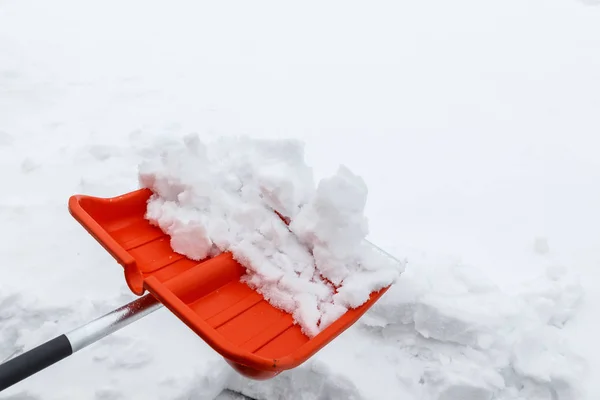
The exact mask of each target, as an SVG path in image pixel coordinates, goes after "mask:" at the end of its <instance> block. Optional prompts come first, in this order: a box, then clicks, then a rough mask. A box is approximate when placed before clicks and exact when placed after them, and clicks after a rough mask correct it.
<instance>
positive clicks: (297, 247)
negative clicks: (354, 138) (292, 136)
mask: <svg viewBox="0 0 600 400" xmlns="http://www.w3.org/2000/svg"><path fill="white" fill-rule="evenodd" d="M156 146H160V149H157V148H154V149H149V150H147V151H144V152H143V153H142V156H143V157H144V159H143V162H142V163H141V164H140V166H139V181H140V184H141V186H142V187H145V188H149V189H151V190H152V192H153V195H152V196H151V197H150V199H149V201H148V206H147V213H146V218H147V219H148V220H149V221H150V222H151V223H152V224H154V225H156V226H158V227H160V229H161V230H162V231H163V232H165V233H166V234H167V235H169V236H170V240H171V247H172V248H173V250H174V251H176V252H178V253H180V254H183V255H186V256H187V257H189V258H191V259H194V260H202V259H204V258H206V257H209V256H214V255H217V254H219V253H221V252H231V253H232V255H233V256H234V258H235V259H236V260H237V261H238V262H240V263H241V264H242V265H243V266H244V267H245V268H246V274H245V275H244V276H243V277H242V282H244V283H246V284H247V285H248V286H250V287H251V288H253V289H255V290H256V291H257V292H258V293H260V294H262V295H263V296H264V298H265V299H266V300H267V301H269V302H270V304H271V305H273V306H274V307H277V308H279V309H282V310H284V311H286V312H288V313H290V314H292V315H293V317H294V320H295V321H296V322H297V323H298V324H299V325H300V326H301V327H302V329H303V331H304V332H305V333H306V334H307V335H308V336H311V337H312V336H314V335H316V334H318V333H319V332H320V331H321V330H323V329H324V328H326V327H327V326H329V324H331V323H332V322H333V321H335V320H336V319H338V318H339V317H340V316H342V315H343V314H344V313H345V312H346V311H348V309H350V308H355V307H358V306H360V305H362V304H364V303H365V302H366V301H367V300H368V299H369V296H370V294H371V293H372V292H374V291H378V290H380V289H382V288H384V287H387V286H389V285H391V284H393V283H394V282H395V281H396V280H397V278H398V276H399V274H400V273H401V272H402V268H401V267H400V265H399V263H398V262H397V260H395V259H394V258H393V257H391V256H390V255H389V254H387V253H385V252H384V251H382V250H381V249H378V248H377V247H376V246H374V245H372V244H371V243H369V242H368V241H367V240H366V235H367V233H368V221H367V219H366V217H365V216H364V208H365V204H366V200H367V193H368V190H367V185H366V184H365V182H364V181H363V180H362V179H361V178H360V177H359V176H356V175H354V174H353V173H352V172H351V171H350V170H349V169H348V168H346V167H344V166H341V167H340V168H339V170H338V171H337V174H335V175H334V176H333V177H330V178H328V179H324V180H322V181H321V182H319V184H318V186H317V187H316V188H315V185H314V181H313V176H312V169H311V168H310V167H309V166H308V165H306V164H305V162H304V148H303V145H302V144H301V143H300V142H297V141H292V140H254V139H249V138H223V139H219V140H217V141H216V142H213V143H208V144H207V143H203V142H202V141H200V139H199V138H198V137H197V136H195V135H190V136H187V137H185V138H184V140H183V142H181V143H180V142H176V141H161V142H160V143H158V144H157V145H156Z"/></svg>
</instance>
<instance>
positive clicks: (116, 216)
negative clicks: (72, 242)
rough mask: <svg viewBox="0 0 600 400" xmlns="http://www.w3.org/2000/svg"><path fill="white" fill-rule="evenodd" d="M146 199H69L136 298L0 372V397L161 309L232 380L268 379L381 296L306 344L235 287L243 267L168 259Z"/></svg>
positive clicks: (256, 297) (146, 193)
mask: <svg viewBox="0 0 600 400" xmlns="http://www.w3.org/2000/svg"><path fill="white" fill-rule="evenodd" d="M151 194H152V192H151V191H150V190H148V189H140V190H136V191H133V192H130V193H126V194H124V195H121V196H118V197H115V198H98V197H91V196H86V195H75V196H72V197H71V198H70V199H69V211H70V212H71V215H72V216H73V217H74V218H75V219H76V220H77V221H78V222H79V223H80V224H81V225H82V226H83V227H84V228H85V229H86V230H87V231H88V233H90V234H91V235H92V236H93V237H94V238H95V239H96V240H97V241H98V242H99V243H100V244H101V245H102V246H103V247H104V248H105V249H106V250H107V251H108V252H109V253H110V254H111V255H112V256H113V257H114V258H115V259H116V260H117V262H118V263H119V264H121V266H123V268H124V273H125V280H126V281H127V285H128V286H129V288H130V289H131V291H132V292H133V293H135V294H136V295H139V296H141V297H139V298H138V299H136V300H135V301H133V302H131V303H129V304H127V305H125V306H123V307H121V308H119V309H117V310H114V311H112V312H110V313H108V314H106V315H104V316H103V317H100V318H98V319H96V320H94V321H92V322H90V323H88V324H86V325H84V326H81V327H80V328H77V329H75V330H73V331H71V332H69V333H66V334H63V335H60V336H58V337H56V338H55V339H53V340H51V341H49V342H46V343H44V344H42V345H40V346H38V347H36V348H35V349H32V350H30V351H28V352H26V353H23V354H21V355H19V356H17V357H15V358H13V359H11V360H9V361H7V362H5V363H4V364H2V365H0V391H1V390H3V389H5V388H7V387H9V386H11V385H13V384H15V383H17V382H19V381H21V380H23V379H25V378H27V377H28V376H31V375H33V374H35V373H37V372H39V371H40V370H42V369H44V368H46V367H48V366H50V365H52V364H54V363H56V362H57V361H60V360H61V359H63V358H65V357H68V356H69V355H71V354H72V353H74V352H76V351H78V350H80V349H82V348H84V347H86V346H87V345H89V344H92V343H94V342H95V341H97V340H99V339H101V338H103V337H105V336H107V335H109V334H110V333H112V332H115V331H117V330H118V329H120V328H122V327H124V326H126V325H128V324H130V323H131V322H133V321H135V320H137V319H139V318H141V317H143V316H145V315H147V314H149V313H150V312H152V311H155V310H157V309H158V308H160V307H161V306H162V305H164V306H166V307H167V308H168V309H169V310H170V311H171V312H172V313H173V314H175V315H176V316H177V317H178V318H179V319H180V320H181V321H182V322H183V323H185V324H186V325H187V326H188V327H189V328H191V329H192V330H193V331H194V332H195V333H196V334H197V335H198V336H200V337H201V338H202V339H203V340H204V341H205V342H206V343H208V345H209V346H211V347H212V348H213V349H214V350H215V351H217V352H218V353H220V354H221V355H222V356H223V357H224V358H225V360H226V361H227V362H228V363H229V364H230V365H231V366H232V367H233V368H234V369H235V370H236V371H237V372H238V373H240V374H242V375H244V376H246V377H249V378H251V379H258V380H263V379H269V378H272V377H274V376H276V375H277V374H279V373H281V372H282V371H284V370H288V369H292V368H295V367H297V366H298V365H300V364H302V363H303V362H305V361H306V360H307V359H309V358H310V357H311V356H312V355H314V354H315V353H316V352H317V351H319V350H320V349H321V348H322V347H323V346H325V345H327V344H328V343H329V342H331V341H332V340H333V339H334V338H335V337H337V336H338V335H339V334H341V333H342V332H343V331H345V330H346V329H347V328H348V327H350V326H351V325H352V324H353V323H354V322H356V321H357V320H358V319H359V318H360V317H361V316H362V315H363V314H364V313H365V312H366V311H367V310H368V309H369V308H370V307H371V306H372V305H373V304H374V303H375V302H376V301H377V300H378V299H379V298H380V297H381V296H382V295H383V294H384V293H385V292H386V291H387V289H388V287H386V288H384V289H382V290H380V291H378V292H374V293H371V296H370V298H369V300H368V301H367V302H366V303H365V304H363V305H362V306H360V307H358V308H356V309H351V310H348V311H347V312H346V313H345V314H344V315H343V316H342V317H340V318H339V319H338V320H336V321H335V322H334V323H332V324H331V325H329V326H328V327H327V328H326V329H324V330H323V331H322V332H321V333H319V334H318V335H316V336H314V337H313V338H309V337H308V336H306V335H304V334H303V333H302V331H301V328H300V326H299V325H297V324H295V323H294V321H293V319H292V316H291V315H290V314H288V313H286V312H284V311H281V310H279V309H277V308H275V307H273V306H271V305H270V304H269V303H268V302H267V301H266V300H265V299H264V298H263V297H262V296H261V295H260V294H258V293H257V292H256V291H254V290H252V289H251V288H250V287H248V286H247V285H246V284H245V283H242V282H240V277H241V276H242V275H243V274H244V273H245V272H246V271H245V268H244V267H243V266H242V265H240V264H239V263H238V262H236V261H235V260H234V259H233V258H232V255H231V254H230V253H223V254H220V255H218V256H216V257H214V258H209V259H206V260H203V261H200V262H198V261H193V260H191V259H188V258H186V257H185V256H183V255H181V254H178V253H175V252H174V251H173V250H172V248H171V246H170V238H169V237H168V236H167V235H166V234H164V233H163V232H162V231H161V230H160V229H159V228H158V227H155V226H153V225H151V224H150V223H149V222H148V220H146V219H145V217H144V216H145V213H146V206H147V201H148V198H149V197H150V195H151ZM146 291H148V292H149V293H148V294H145V295H144V293H145V292H146ZM142 295H143V296H142Z"/></svg>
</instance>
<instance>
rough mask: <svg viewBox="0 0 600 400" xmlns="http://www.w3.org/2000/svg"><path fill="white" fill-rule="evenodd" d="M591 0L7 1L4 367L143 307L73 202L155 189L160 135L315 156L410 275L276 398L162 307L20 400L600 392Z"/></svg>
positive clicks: (597, 44) (1, 247)
mask: <svg viewBox="0 0 600 400" xmlns="http://www.w3.org/2000/svg"><path fill="white" fill-rule="evenodd" d="M593 4H597V2H592V1H583V0H582V1H575V0H531V1H523V0H506V1H502V2H494V3H492V2H482V1H479V0H454V1H451V2H450V1H444V0H433V1H431V2H397V1H391V0H375V1H372V2H352V1H350V2H348V1H344V2H342V1H331V2H316V1H312V0H309V1H305V2H302V3H299V4H289V3H283V2H275V1H262V0H259V1H254V2H242V1H227V2H224V3H223V2H213V3H201V2H197V1H191V0H176V1H172V2H157V1H141V0H120V1H115V0H108V1H104V2H92V1H88V0H83V1H81V0H78V1H75V0H56V1H52V2H45V1H41V0H18V1H17V0H3V1H0V171H1V172H0V177H1V178H2V189H1V190H0V224H1V226H2V228H3V229H2V232H3V233H2V237H1V238H2V240H0V255H1V256H2V262H1V263H0V360H4V359H6V358H8V357H10V356H11V355H13V354H16V353H18V352H20V351H22V350H26V349H30V348H32V347H34V346H36V345H38V344H39V343H41V342H43V341H45V340H49V339H51V338H52V337H54V336H56V335H58V334H61V333H64V332H67V331H69V330H71V329H73V328H75V327H77V326H79V325H81V324H83V323H85V322H87V321H89V320H91V319H93V318H95V317H97V316H99V315H101V314H103V313H105V312H107V311H109V310H111V309H113V308H115V307H117V306H119V305H121V304H123V303H125V302H127V301H128V300H131V299H133V298H134V296H133V295H132V294H131V292H130V291H129V289H128V288H127V286H126V284H125V282H124V279H123V275H122V269H121V267H120V266H118V265H116V264H115V262H114V260H113V259H112V257H110V255H108V254H107V253H106V251H104V250H103V249H102V248H101V247H100V246H99V245H98V244H97V242H95V241H94V239H93V238H91V237H90V236H89V235H88V234H87V233H85V231H84V230H83V229H82V228H81V226H80V225H79V224H78V223H77V222H75V221H74V220H73V218H72V217H71V216H70V215H69V213H68V210H67V199H68V197H69V196H70V195H72V194H74V193H86V194H91V195H96V196H106V197H109V196H115V195H118V194H121V193H125V192H128V191H131V190H133V189H135V188H136V187H137V186H138V175H137V174H138V169H137V168H138V165H140V163H142V162H143V161H144V160H146V159H148V157H149V156H150V155H149V154H148V153H147V149H148V148H152V146H153V143H155V140H157V139H160V138H168V140H184V139H185V138H186V137H189V134H191V133H195V134H197V135H198V136H199V138H200V139H201V140H202V141H203V142H208V141H215V140H220V139H222V138H233V137H238V136H240V135H243V136H247V137H250V138H254V139H278V140H279V139H288V140H299V141H302V142H304V143H305V144H306V145H305V155H306V162H307V164H308V165H311V166H312V169H313V174H314V178H315V180H316V181H319V180H321V179H325V178H326V177H330V176H333V175H335V173H336V171H337V168H338V165H340V164H342V165H346V166H348V168H349V169H350V170H352V171H353V172H354V173H355V174H357V175H358V176H361V177H362V178H363V179H364V181H365V182H368V189H369V197H368V201H367V203H366V206H365V209H364V214H365V215H367V216H368V218H369V234H368V236H367V239H368V240H369V241H371V242H373V243H376V244H377V245H378V246H380V247H381V248H383V249H384V250H385V251H387V252H389V253H390V254H392V255H394V256H395V257H396V258H398V259H400V260H403V264H404V268H405V272H404V273H403V274H402V275H401V276H400V278H399V280H398V281H397V283H396V284H394V285H393V286H392V288H391V289H390V290H389V291H388V292H387V293H386V294H385V295H384V296H383V297H382V298H381V300H380V301H379V302H378V303H377V304H376V305H375V306H374V307H373V308H372V309H371V310H370V311H369V312H368V313H367V314H366V315H365V316H364V317H363V318H361V319H360V320H359V322H358V323H357V324H356V325H354V326H353V327H351V328H350V329H348V330H347V331H345V332H344V333H343V334H342V335H340V336H339V337H338V338H337V339H335V340H334V341H333V342H332V343H331V344H329V345H328V346H326V347H325V348H324V349H323V350H322V351H320V352H319V353H318V354H316V355H315V356H314V357H312V358H311V359H310V360H309V361H307V362H306V363H305V364H303V365H301V366H299V367H298V368H296V369H294V370H292V371H288V372H285V373H283V374H281V375H280V376H277V377H275V378H274V379H271V380H268V381H260V382H259V381H250V380H248V379H246V378H243V377H241V376H239V375H237V374H236V373H235V372H233V371H232V370H231V368H230V367H229V366H228V365H227V364H226V363H225V362H224V361H223V359H222V358H221V357H220V356H219V355H218V354H216V353H215V352H214V351H213V350H212V349H211V348H210V347H209V346H208V345H206V344H205V343H203V342H202V341H201V340H200V339H199V338H198V337H197V336H196V335H195V334H194V333H193V332H191V331H190V330H189V329H188V328H187V327H185V325H184V324H182V323H181V322H180V321H179V320H178V319H177V318H176V317H175V316H174V315H172V314H171V313H169V312H168V311H167V310H164V309H163V310H160V311H157V312H156V313H154V314H152V315H149V316H147V317H145V318H143V319H142V320H140V321H138V322H136V323H135V324H133V325H131V326H128V327H126V328H125V329H123V330H121V331H119V332H116V333H115V334H113V335H111V336H109V337H107V338H104V339H102V340H101V341H99V342H97V343H96V344H94V345H92V346H90V347H88V348H86V349H84V350H82V351H81V352H78V353H77V354H75V355H73V356H71V357H69V358H68V359H65V360H63V361H61V362H60V363H58V364H56V365H54V366H52V367H50V368H48V369H46V370H44V371H42V372H40V373H39V374H37V375H35V376H33V377H31V378H29V379H27V380H26V381H23V382H21V383H19V384H17V385H15V386H14V387H12V388H10V389H9V390H6V391H4V392H2V393H0V399H2V400H4V399H12V400H16V399H28V400H37V399H44V400H46V399H49V400H53V399H61V400H70V399H76V400H87V399H94V400H108V399H111V400H118V399H161V400H162V399H215V398H217V397H218V396H219V397H220V398H227V397H233V395H231V392H227V393H223V394H220V393H221V392H222V391H223V390H224V389H225V388H229V389H231V390H233V391H237V392H241V393H243V394H245V395H247V396H251V397H253V398H256V399H268V400H271V399H296V398H298V399H377V400H379V399H383V400H385V399H399V398H402V399H408V400H417V399H419V400H421V399H434V400H449V399H452V400H454V399H470V400H473V399H476V400H479V399H486V400H491V399H493V400H498V399H500V400H509V399H510V400H517V399H519V400H522V399H527V400H557V399H558V400H563V399H576V400H580V399H582V400H596V399H598V398H600V381H599V380H598V379H595V377H596V376H598V374H599V373H600V345H599V343H598V337H600V325H599V323H598V317H597V316H598V307H599V306H600V273H599V272H598V271H600V230H598V226H600V207H599V206H598V205H599V204H600V185H599V184H598V183H599V182H600V158H598V156H597V153H598V150H597V149H598V148H600V136H599V135H598V132H600V119H598V109H600V52H599V51H598V49H599V48H600V23H599V21H600V8H599V7H594V6H593ZM286 177H287V175H281V176H280V175H277V176H272V178H273V182H275V181H277V182H278V183H277V185H278V186H277V187H280V186H279V185H281V182H282V181H281V179H283V182H288V181H287V179H284V178H286ZM302 193H303V192H302ZM288 199H290V198H288ZM295 202H298V203H301V202H306V199H299V198H294V199H293V201H292V202H291V203H281V204H276V203H272V204H271V205H272V206H273V207H279V208H280V209H282V210H286V211H287V212H289V213H291V214H293V213H294V212H296V211H297V210H294V209H293V207H292V208H288V207H290V204H292V203H295Z"/></svg>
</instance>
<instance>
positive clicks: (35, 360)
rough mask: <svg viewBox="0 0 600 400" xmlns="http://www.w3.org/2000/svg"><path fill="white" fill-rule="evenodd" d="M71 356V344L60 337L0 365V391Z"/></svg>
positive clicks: (63, 336) (65, 338) (63, 337)
mask: <svg viewBox="0 0 600 400" xmlns="http://www.w3.org/2000/svg"><path fill="white" fill-rule="evenodd" d="M71 354H73V349H72V348H71V342H69V339H67V337H66V336H65V335H60V336H58V337H56V338H54V339H52V340H50V341H49V342H46V343H44V344H41V345H39V346H38V347H36V348H34V349H31V350H29V351H28V352H25V353H23V354H21V355H19V356H17V357H15V358H13V359H11V360H8V361H7V362H5V363H4V364H0V391H2V390H4V389H6V388H8V387H10V386H12V385H14V384H15V383H17V382H20V381H22V380H23V379H25V378H28V377H30V376H31V375H33V374H35V373H37V372H40V371H41V370H43V369H44V368H46V367H49V366H50V365H52V364H54V363H56V362H58V361H60V360H62V359H63V358H66V357H68V356H70V355H71Z"/></svg>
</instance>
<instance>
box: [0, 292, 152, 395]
mask: <svg viewBox="0 0 600 400" xmlns="http://www.w3.org/2000/svg"><path fill="white" fill-rule="evenodd" d="M161 307H162V304H161V303H160V302H159V301H158V300H156V299H155V298H154V297H153V296H152V295H151V294H147V295H145V296H142V297H140V298H138V299H136V300H134V301H132V302H131V303H128V304H126V305H124V306H122V307H119V308H117V309H115V310H113V311H111V312H109V313H108V314H105V315H103V316H102V317H100V318H97V319H95V320H93V321H91V322H89V323H87V324H85V325H83V326H81V327H79V328H77V329H74V330H72V331H71V332H69V333H66V334H62V335H60V336H58V337H56V338H54V339H52V340H50V341H48V342H46V343H43V344H41V345H39V346H38V347H36V348H34V349H31V350H29V351H27V352H25V353H23V354H20V355H18V356H16V357H14V358H12V359H10V360H8V361H6V362H4V363H3V364H0V391H3V390H4V389H6V388H8V387H10V386H12V385H14V384H15V383H18V382H20V381H22V380H23V379H25V378H27V377H29V376H31V375H33V374H35V373H37V372H39V371H41V370H43V369H45V368H47V367H49V366H50V365H52V364H55V363H56V362H58V361H60V360H62V359H64V358H66V357H68V356H70V355H71V354H73V353H75V352H77V351H79V350H81V349H83V348H84V347H86V346H89V345H90V344H92V343H94V342H96V341H98V340H100V339H102V338H104V337H106V336H108V335H110V334H111V333H113V332H116V331H118V330H119V329H121V328H124V327H125V326H127V325H129V324H131V323H132V322H135V321H137V320H138V319H140V318H142V317H144V316H146V315H148V314H150V313H152V312H153V311H156V310H158V309H159V308H161Z"/></svg>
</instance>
